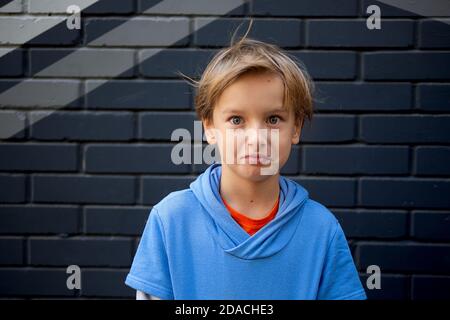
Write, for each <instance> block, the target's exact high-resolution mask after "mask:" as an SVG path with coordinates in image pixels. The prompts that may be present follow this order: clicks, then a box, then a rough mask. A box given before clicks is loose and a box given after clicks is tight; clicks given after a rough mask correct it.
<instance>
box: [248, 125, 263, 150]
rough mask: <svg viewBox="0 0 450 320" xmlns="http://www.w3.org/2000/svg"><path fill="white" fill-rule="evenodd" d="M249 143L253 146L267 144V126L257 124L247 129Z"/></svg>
mask: <svg viewBox="0 0 450 320" xmlns="http://www.w3.org/2000/svg"><path fill="white" fill-rule="evenodd" d="M245 135H246V138H247V144H248V145H252V146H258V145H259V146H260V147H261V146H265V145H266V144H267V143H268V139H269V131H268V130H267V128H265V127H263V126H260V125H256V126H254V127H252V128H249V129H247V130H246V134H245Z"/></svg>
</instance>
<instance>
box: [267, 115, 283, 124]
mask: <svg viewBox="0 0 450 320" xmlns="http://www.w3.org/2000/svg"><path fill="white" fill-rule="evenodd" d="M268 120H269V124H277V123H278V121H279V120H280V117H279V116H270V117H269V119H268Z"/></svg>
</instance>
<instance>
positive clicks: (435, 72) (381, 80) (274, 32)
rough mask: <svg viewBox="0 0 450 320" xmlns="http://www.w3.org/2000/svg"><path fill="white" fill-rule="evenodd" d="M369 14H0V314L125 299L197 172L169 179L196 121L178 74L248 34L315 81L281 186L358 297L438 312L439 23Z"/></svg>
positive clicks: (247, 10) (442, 252) (449, 56)
mask: <svg viewBox="0 0 450 320" xmlns="http://www.w3.org/2000/svg"><path fill="white" fill-rule="evenodd" d="M84 2H89V1H84ZM385 2H389V1H383V2H378V1H372V0H368V1H356V0H315V1H307V0H301V1H293V0H292V1H289V0H283V1H262V0H254V1H251V2H244V1H242V0H232V1H231V0H230V1H215V0H214V1H213V0H191V1H175V0H165V1H157V0H121V1H106V0H100V1H96V0H91V1H90V5H89V6H87V7H86V8H82V9H83V10H82V14H81V29H79V30H78V29H73V30H69V29H68V28H67V26H66V22H65V19H66V18H67V16H66V15H65V11H66V8H67V7H68V6H69V5H71V4H77V3H80V4H81V1H77V0H64V1H62V0H61V1H53V2H52V1H44V0H23V1H21V0H12V1H11V0H6V1H5V0H3V1H0V138H1V143H0V252H1V254H0V297H1V298H11V297H12V298H27V299H28V298H49V297H67V298H107V297H113V298H130V297H133V295H134V292H133V291H132V290H131V289H129V288H127V287H126V286H125V285H124V283H123V281H124V277H125V275H126V274H127V272H128V269H129V266H130V264H131V261H132V258H133V256H134V252H135V250H136V247H137V245H138V242H139V236H140V235H141V233H142V231H143V227H144V224H145V221H146V219H147V216H148V213H149V211H150V209H151V206H152V205H154V204H155V203H157V202H158V201H159V200H161V198H162V197H164V196H165V195H166V194H168V193H169V192H171V191H173V190H177V189H180V188H186V187H187V186H188V185H189V183H190V182H191V181H192V180H193V179H195V177H196V176H197V175H198V174H199V173H200V172H202V170H203V169H204V168H205V166H202V165H200V166H199V165H179V166H177V165H174V164H172V163H171V161H170V152H171V148H172V146H173V145H174V144H175V143H174V142H171V141H170V135H171V133H172V131H173V130H174V129H176V128H181V127H183V128H187V129H189V130H190V131H191V132H192V131H193V120H195V119H196V118H195V114H194V111H193V91H192V88H190V87H189V86H188V85H187V84H186V82H184V81H182V80H181V79H180V77H178V76H177V74H176V71H182V72H184V73H185V74H187V75H189V76H192V77H197V76H199V75H200V74H201V71H202V70H203V68H204V67H205V65H206V63H207V62H208V60H209V59H210V58H211V56H212V55H213V54H214V53H215V52H216V51H217V50H218V49H219V48H220V47H222V46H225V45H227V44H228V43H229V41H230V35H231V33H232V32H233V31H234V30H235V28H236V27H237V26H238V25H239V24H240V23H241V22H242V21H245V19H246V18H248V17H251V16H252V17H254V18H255V20H254V22H255V23H254V28H253V30H252V32H251V34H250V36H251V37H254V38H257V39H260V40H264V41H268V42H271V43H275V44H278V45H280V46H282V47H283V48H285V49H286V50H287V51H288V52H290V53H291V54H293V55H294V56H296V57H298V58H299V59H301V60H302V61H303V62H304V64H305V65H306V67H307V69H308V70H309V72H310V73H311V75H312V77H313V78H314V79H315V81H316V84H317V89H318V90H317V100H318V102H317V104H316V106H315V108H316V115H315V119H314V120H313V122H312V124H311V125H308V124H307V125H306V127H305V129H304V134H303V142H302V143H301V144H300V145H299V146H296V147H295V148H294V150H293V153H292V155H291V158H290V160H289V162H288V164H287V166H286V167H285V168H284V169H283V173H284V174H286V175H287V176H289V177H291V178H293V179H295V180H296V181H298V182H299V183H301V184H302V185H304V186H305V187H306V188H307V189H308V190H309V191H310V194H311V196H312V197H313V198H314V199H316V200H318V201H320V202H322V203H323V204H325V205H327V206H328V207H329V208H330V209H331V210H332V211H333V212H334V214H335V215H336V216H337V218H338V219H339V220H340V221H341V223H342V226H343V228H344V231H345V233H346V235H347V238H348V240H349V244H350V246H351V249H352V252H353V255H354V259H355V262H356V264H357V267H358V270H359V271H360V275H361V279H362V281H363V283H365V280H366V278H367V276H368V275H367V273H366V268H367V267H368V266H369V265H372V264H376V265H379V266H380V268H381V272H382V282H381V284H382V289H381V290H367V293H368V296H369V298H373V299H422V298H449V297H450V289H449V288H450V212H449V209H450V179H449V176H450V146H449V145H450V84H449V80H450V19H449V18H448V17H449V16H450V6H447V7H446V8H444V10H439V11H438V12H437V13H436V15H437V16H440V17H439V19H432V17H430V16H423V15H421V14H420V12H412V11H410V10H405V9H402V8H398V7H394V6H390V5H387V4H385ZM424 2H426V1H418V2H417V6H418V7H417V8H419V7H420V6H421V3H422V4H423V3H424ZM370 4H376V5H378V6H379V7H380V8H381V18H382V21H381V27H382V28H381V30H369V29H368V28H367V27H366V17H367V14H366V13H365V12H366V8H367V6H368V5H370ZM413 11H414V10H413ZM36 18H39V19H36ZM245 29H246V24H244V25H243V26H242V27H241V29H240V30H241V31H239V32H240V34H242V33H243V32H244V31H245ZM238 34H239V33H238ZM71 264H76V265H79V266H80V268H81V270H82V288H81V290H73V291H71V290H68V289H67V287H66V279H67V277H68V275H67V274H66V268H67V266H68V265H71Z"/></svg>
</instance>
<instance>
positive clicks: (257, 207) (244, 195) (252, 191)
mask: <svg viewBox="0 0 450 320" xmlns="http://www.w3.org/2000/svg"><path fill="white" fill-rule="evenodd" d="M279 194H280V185H279V173H277V174H276V175H273V176H270V177H268V178H267V179H265V180H263V181H257V182H255V181H249V180H247V179H243V178H242V177H239V176H238V175H236V174H235V173H234V172H233V171H232V170H230V169H229V168H227V166H223V165H222V176H221V179H220V195H221V196H222V198H224V199H225V201H226V202H227V203H228V204H229V205H230V206H231V207H232V208H233V209H235V210H237V211H238V212H241V213H242V214H244V215H246V216H248V217H249V218H252V219H262V218H265V217H266V216H267V215H268V214H269V212H270V210H271V209H272V208H273V206H274V205H275V203H276V201H277V199H278V197H279Z"/></svg>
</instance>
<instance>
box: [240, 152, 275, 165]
mask: <svg viewBox="0 0 450 320" xmlns="http://www.w3.org/2000/svg"><path fill="white" fill-rule="evenodd" d="M242 158H243V159H244V160H245V163H249V164H263V165H266V164H270V161H271V159H270V157H268V156H266V155H261V154H248V155H245V156H244V157H242Z"/></svg>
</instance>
